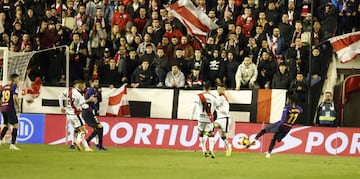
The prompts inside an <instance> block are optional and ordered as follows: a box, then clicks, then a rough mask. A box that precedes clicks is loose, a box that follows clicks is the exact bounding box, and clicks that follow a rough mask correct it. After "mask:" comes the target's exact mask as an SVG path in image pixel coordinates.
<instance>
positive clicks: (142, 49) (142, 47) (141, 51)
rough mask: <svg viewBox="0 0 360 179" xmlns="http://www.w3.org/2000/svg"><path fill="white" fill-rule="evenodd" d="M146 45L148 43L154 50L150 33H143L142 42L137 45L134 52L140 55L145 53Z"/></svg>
mask: <svg viewBox="0 0 360 179" xmlns="http://www.w3.org/2000/svg"><path fill="white" fill-rule="evenodd" d="M148 45H150V46H151V47H152V50H153V51H155V49H156V47H155V44H154V43H152V42H151V35H150V34H147V33H146V34H145V35H144V42H141V43H140V44H139V45H138V47H137V50H136V52H137V53H138V54H139V55H140V56H142V55H144V54H145V50H146V47H148Z"/></svg>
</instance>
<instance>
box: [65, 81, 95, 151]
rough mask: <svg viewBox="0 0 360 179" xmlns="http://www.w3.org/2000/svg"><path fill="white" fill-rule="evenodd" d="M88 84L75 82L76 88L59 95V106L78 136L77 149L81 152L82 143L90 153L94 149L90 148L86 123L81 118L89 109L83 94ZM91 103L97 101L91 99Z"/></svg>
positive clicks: (75, 142)
mask: <svg viewBox="0 0 360 179" xmlns="http://www.w3.org/2000/svg"><path fill="white" fill-rule="evenodd" d="M85 87H86V84H85V83H84V82H83V81H81V80H76V81H75V82H74V87H70V88H69V89H67V90H65V91H64V92H62V93H61V94H60V95H59V104H60V109H61V112H62V113H66V119H67V120H69V122H70V123H71V125H72V126H73V128H74V134H76V135H75V136H76V140H75V141H74V144H75V146H76V148H77V149H78V150H79V151H81V150H82V149H81V146H80V144H81V143H82V144H83V145H84V147H85V151H86V152H89V151H92V149H91V148H90V147H89V145H88V143H87V142H86V140H85V135H86V129H85V126H84V124H85V122H84V119H83V118H82V116H81V112H82V110H85V109H87V108H89V105H88V104H87V103H86V101H85V98H84V96H83V95H82V94H81V93H82V92H83V91H84V90H85ZM64 100H66V104H67V105H66V107H64V104H63V101H64ZM88 101H89V102H94V101H96V99H95V98H94V97H90V98H89V99H88Z"/></svg>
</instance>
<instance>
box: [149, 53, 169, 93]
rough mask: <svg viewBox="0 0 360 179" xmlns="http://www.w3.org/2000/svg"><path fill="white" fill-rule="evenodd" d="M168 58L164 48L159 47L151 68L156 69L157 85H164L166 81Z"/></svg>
mask: <svg viewBox="0 0 360 179" xmlns="http://www.w3.org/2000/svg"><path fill="white" fill-rule="evenodd" d="M167 61H168V60H167V58H166V56H165V52H164V49H163V48H162V47H158V49H157V53H156V57H155V59H154V61H153V62H152V64H151V68H153V69H154V70H155V74H156V77H157V81H158V83H157V85H156V86H157V87H163V86H164V83H165V77H166V72H167V71H166V70H167V65H168V64H167Z"/></svg>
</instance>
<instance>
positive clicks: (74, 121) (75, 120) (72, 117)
mask: <svg viewBox="0 0 360 179" xmlns="http://www.w3.org/2000/svg"><path fill="white" fill-rule="evenodd" d="M66 118H67V121H68V122H70V124H71V125H72V127H73V128H74V129H76V128H78V127H80V126H83V125H84V124H85V121H84V119H83V118H82V117H81V115H80V114H79V115H76V114H68V115H66Z"/></svg>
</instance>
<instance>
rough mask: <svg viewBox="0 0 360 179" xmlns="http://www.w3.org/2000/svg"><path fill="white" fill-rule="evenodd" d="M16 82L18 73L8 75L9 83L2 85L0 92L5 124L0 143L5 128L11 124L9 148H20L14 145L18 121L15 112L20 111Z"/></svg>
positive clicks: (17, 81)
mask: <svg viewBox="0 0 360 179" xmlns="http://www.w3.org/2000/svg"><path fill="white" fill-rule="evenodd" d="M18 83H19V75H18V74H12V75H10V84H7V85H5V86H3V87H2V90H1V93H0V96H1V112H2V115H3V117H4V124H5V127H4V128H3V129H2V131H1V136H0V145H1V143H2V140H3V139H4V137H5V134H6V132H7V130H8V129H9V127H10V125H12V132H11V144H10V150H20V149H19V148H18V147H16V146H15V142H16V137H17V129H18V123H19V121H18V117H17V113H20V111H21V109H20V103H19V98H18V86H17V85H18Z"/></svg>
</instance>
